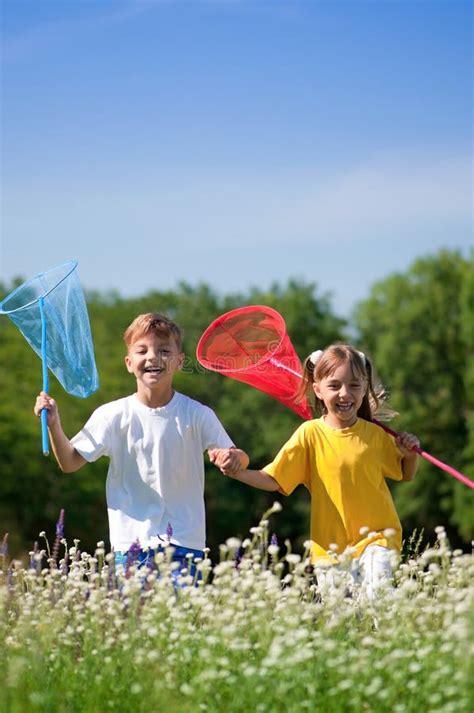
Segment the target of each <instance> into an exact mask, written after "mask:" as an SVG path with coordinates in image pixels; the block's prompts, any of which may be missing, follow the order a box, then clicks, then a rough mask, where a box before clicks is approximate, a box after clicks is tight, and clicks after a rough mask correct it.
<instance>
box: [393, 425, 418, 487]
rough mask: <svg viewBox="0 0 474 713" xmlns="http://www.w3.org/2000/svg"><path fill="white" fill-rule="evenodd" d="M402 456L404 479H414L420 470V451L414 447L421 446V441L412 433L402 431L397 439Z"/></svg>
mask: <svg viewBox="0 0 474 713" xmlns="http://www.w3.org/2000/svg"><path fill="white" fill-rule="evenodd" d="M396 443H397V446H398V447H399V448H400V450H401V452H402V454H403V458H402V480H413V478H414V477H415V474H416V471H417V470H418V453H416V452H415V451H414V450H413V448H419V447H420V441H419V440H418V438H417V437H416V436H414V435H413V434H412V433H405V432H404V433H400V434H399V435H398V438H397V439H396Z"/></svg>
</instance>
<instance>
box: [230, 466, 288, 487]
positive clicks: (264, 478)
mask: <svg viewBox="0 0 474 713" xmlns="http://www.w3.org/2000/svg"><path fill="white" fill-rule="evenodd" d="M225 475H229V476H230V477H231V478H233V479H234V480H240V482H241V483H245V484H246V485H251V486H252V487H253V488H259V489H260V490H280V486H279V485H278V483H277V481H276V480H275V478H272V477H271V475H268V473H266V472H265V471H264V470H239V471H237V472H236V473H232V474H230V473H225Z"/></svg>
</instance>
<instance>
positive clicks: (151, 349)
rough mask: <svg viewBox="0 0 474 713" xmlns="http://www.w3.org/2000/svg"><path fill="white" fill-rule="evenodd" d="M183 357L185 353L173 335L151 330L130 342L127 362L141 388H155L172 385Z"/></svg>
mask: <svg viewBox="0 0 474 713" xmlns="http://www.w3.org/2000/svg"><path fill="white" fill-rule="evenodd" d="M183 359H184V354H183V353H182V352H180V351H179V349H178V346H177V344H176V342H175V340H174V337H173V336H171V335H170V336H167V335H158V334H155V333H154V332H149V333H148V334H142V335H139V336H137V337H136V339H135V340H134V341H133V342H132V344H130V346H129V347H128V353H127V356H126V357H125V364H126V366H127V369H128V371H129V372H130V374H134V375H135V377H136V379H137V384H138V387H139V388H140V387H144V388H147V389H152V390H153V389H156V388H158V387H159V388H162V387H163V386H165V387H166V386H167V385H171V382H172V380H173V376H174V373H175V372H176V371H177V370H178V369H180V368H181V366H182V364H183Z"/></svg>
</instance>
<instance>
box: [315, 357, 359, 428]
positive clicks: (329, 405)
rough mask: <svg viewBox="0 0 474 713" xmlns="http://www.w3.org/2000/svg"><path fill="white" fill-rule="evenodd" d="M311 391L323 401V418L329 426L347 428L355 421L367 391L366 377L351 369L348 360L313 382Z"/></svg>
mask: <svg viewBox="0 0 474 713" xmlns="http://www.w3.org/2000/svg"><path fill="white" fill-rule="evenodd" d="M313 391H314V393H315V394H316V396H317V398H318V399H321V401H323V402H324V405H325V406H326V410H327V414H326V415H325V416H324V420H325V421H326V423H327V424H328V426H331V428H348V427H349V426H353V425H354V423H355V422H356V421H357V412H358V410H359V409H360V407H361V405H362V400H363V398H364V396H365V393H366V391H367V379H365V378H363V377H362V376H359V375H356V374H354V373H353V371H352V367H351V364H350V362H349V361H346V362H343V363H342V364H339V366H337V367H336V368H335V369H334V371H333V372H331V373H330V374H328V375H327V376H325V377H323V378H322V379H320V380H319V381H315V382H314V383H313Z"/></svg>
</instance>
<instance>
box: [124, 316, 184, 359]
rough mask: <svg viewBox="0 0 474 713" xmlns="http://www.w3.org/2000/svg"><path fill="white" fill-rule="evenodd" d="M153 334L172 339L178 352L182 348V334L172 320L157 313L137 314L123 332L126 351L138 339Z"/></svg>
mask: <svg viewBox="0 0 474 713" xmlns="http://www.w3.org/2000/svg"><path fill="white" fill-rule="evenodd" d="M150 332H153V333H154V334H156V335H157V336H159V337H173V338H174V340H175V342H176V346H177V347H178V349H179V351H182V348H183V333H182V331H181V329H180V327H178V325H177V324H176V322H173V320H171V319H168V317H165V315H163V314H160V313H159V312H148V313H147V314H139V315H138V317H135V319H134V320H133V322H132V323H131V324H130V325H129V326H128V327H127V329H126V330H125V332H124V335H123V339H124V342H125V344H126V346H127V349H128V348H129V347H130V346H131V345H132V344H133V342H135V341H136V339H137V338H138V337H142V336H143V335H144V334H149V333H150Z"/></svg>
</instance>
